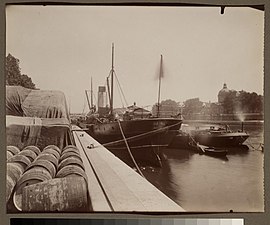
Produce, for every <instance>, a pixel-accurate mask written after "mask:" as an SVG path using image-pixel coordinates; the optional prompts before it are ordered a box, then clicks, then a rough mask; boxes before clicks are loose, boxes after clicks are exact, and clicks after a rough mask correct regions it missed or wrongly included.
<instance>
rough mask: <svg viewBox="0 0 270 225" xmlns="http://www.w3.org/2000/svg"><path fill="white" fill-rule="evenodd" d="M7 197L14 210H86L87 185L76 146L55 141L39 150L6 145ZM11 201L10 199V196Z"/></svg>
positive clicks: (32, 147)
mask: <svg viewBox="0 0 270 225" xmlns="http://www.w3.org/2000/svg"><path fill="white" fill-rule="evenodd" d="M9 149H11V151H14V153H15V154H14V155H12V156H10V154H9V155H7V158H8V168H7V201H8V200H9V199H11V196H12V203H13V206H14V207H15V208H16V210H18V211H25V212H27V211H28V212H46V211H50V212H54V211H71V212H73V211H74V212H76V211H87V210H88V209H89V207H88V205H89V204H88V201H89V199H88V187H87V177H86V174H85V171H84V166H83V162H82V159H81V157H80V153H79V150H78V149H77V147H75V146H72V145H71V146H66V147H65V148H64V149H63V150H60V149H59V148H58V147H57V146H55V145H49V146H46V147H45V148H44V149H43V150H42V151H40V150H39V149H38V148H37V147H36V146H27V147H26V148H24V149H23V150H22V151H19V150H18V149H16V148H14V149H15V150H14V149H13V147H11V146H8V148H7V150H8V151H10V150H9ZM10 201H11V200H10Z"/></svg>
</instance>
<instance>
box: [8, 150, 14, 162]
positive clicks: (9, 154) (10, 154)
mask: <svg viewBox="0 0 270 225" xmlns="http://www.w3.org/2000/svg"><path fill="white" fill-rule="evenodd" d="M12 156H13V154H12V153H11V152H10V151H7V160H9V159H10V158H11V157H12Z"/></svg>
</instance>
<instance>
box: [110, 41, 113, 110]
mask: <svg viewBox="0 0 270 225" xmlns="http://www.w3.org/2000/svg"><path fill="white" fill-rule="evenodd" d="M113 75H114V44H113V43H112V69H111V98H110V100H111V102H110V111H111V114H112V113H113Z"/></svg>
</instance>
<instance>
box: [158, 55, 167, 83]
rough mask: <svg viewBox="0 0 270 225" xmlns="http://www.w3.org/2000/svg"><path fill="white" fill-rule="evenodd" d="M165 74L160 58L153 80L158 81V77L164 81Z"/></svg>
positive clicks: (162, 60)
mask: <svg viewBox="0 0 270 225" xmlns="http://www.w3.org/2000/svg"><path fill="white" fill-rule="evenodd" d="M165 72H166V71H165V69H164V59H163V57H162V56H161V59H160V63H159V64H157V67H156V73H155V80H159V77H160V78H161V79H164V74H165Z"/></svg>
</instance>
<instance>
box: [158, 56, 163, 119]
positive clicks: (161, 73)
mask: <svg viewBox="0 0 270 225" xmlns="http://www.w3.org/2000/svg"><path fill="white" fill-rule="evenodd" d="M162 62H163V57H162V55H160V69H159V82H158V83H159V84H158V103H157V117H159V114H160V84H161V77H162V76H163V68H162Z"/></svg>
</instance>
